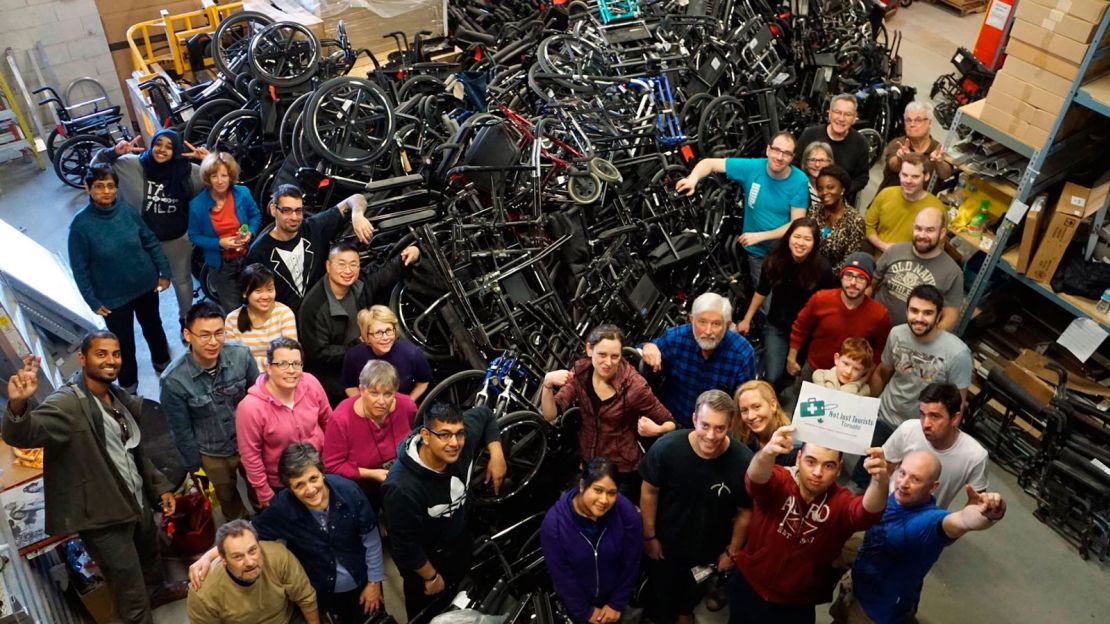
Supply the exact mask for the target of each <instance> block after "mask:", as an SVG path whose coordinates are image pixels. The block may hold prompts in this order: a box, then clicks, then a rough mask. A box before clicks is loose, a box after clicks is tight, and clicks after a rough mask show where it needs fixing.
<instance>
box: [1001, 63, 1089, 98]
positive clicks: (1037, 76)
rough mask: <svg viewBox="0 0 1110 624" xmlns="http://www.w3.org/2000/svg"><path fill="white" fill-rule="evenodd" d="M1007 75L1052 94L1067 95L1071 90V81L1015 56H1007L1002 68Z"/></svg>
mask: <svg viewBox="0 0 1110 624" xmlns="http://www.w3.org/2000/svg"><path fill="white" fill-rule="evenodd" d="M1002 68H1003V69H1004V70H1006V72H1007V73H1009V74H1010V75H1011V76H1014V77H1015V78H1017V79H1018V80H1021V81H1022V82H1025V83H1028V84H1032V85H1037V86H1038V87H1039V88H1041V89H1044V90H1045V91H1048V92H1050V93H1058V94H1065V93H1067V92H1068V90H1069V89H1071V83H1072V81H1071V80H1068V79H1067V78H1063V77H1061V76H1058V75H1056V74H1054V73H1052V72H1050V71H1048V70H1045V69H1041V68H1040V67H1037V66H1036V65H1034V64H1032V63H1029V62H1027V61H1025V60H1023V59H1020V58H1017V57H1015V56H1010V55H1007V56H1006V63H1005V64H1004V65H1003V66H1002Z"/></svg>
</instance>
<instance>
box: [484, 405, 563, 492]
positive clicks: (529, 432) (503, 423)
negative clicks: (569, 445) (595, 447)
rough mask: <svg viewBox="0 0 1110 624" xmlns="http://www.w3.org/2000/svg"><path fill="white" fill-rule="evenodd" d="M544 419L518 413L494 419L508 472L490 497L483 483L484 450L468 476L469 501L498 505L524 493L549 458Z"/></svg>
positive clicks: (486, 454)
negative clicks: (499, 487) (499, 434)
mask: <svg viewBox="0 0 1110 624" xmlns="http://www.w3.org/2000/svg"><path fill="white" fill-rule="evenodd" d="M550 427H551V425H549V424H548V423H547V422H546V421H544V419H543V417H542V416H540V415H539V414H537V413H536V412H533V411H529V410H521V411H518V412H511V413H509V414H506V415H504V416H502V417H501V418H498V419H497V429H498V430H499V431H500V433H501V449H502V451H504V453H505V463H506V464H507V465H508V471H507V472H506V474H505V480H504V481H502V482H501V490H500V492H498V493H497V494H494V493H493V486H492V484H486V483H483V481H484V473H485V470H486V465H487V464H488V463H489V451H487V450H486V449H485V448H483V449H482V450H481V451H479V452H478V455H477V456H475V458H474V465H473V467H472V468H471V473H470V492H469V494H468V498H469V500H470V501H471V502H473V503H474V504H476V505H482V506H489V505H498V504H501V503H504V502H505V501H508V500H510V499H512V498H514V497H516V496H517V495H519V494H520V493H521V492H523V491H524V490H526V489H527V488H528V486H529V484H531V483H532V480H533V479H535V478H536V475H537V474H538V473H539V471H540V468H542V467H543V464H544V460H546V459H547V455H548V429H550Z"/></svg>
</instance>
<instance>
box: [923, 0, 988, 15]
mask: <svg viewBox="0 0 1110 624" xmlns="http://www.w3.org/2000/svg"><path fill="white" fill-rule="evenodd" d="M932 2H939V3H940V4H945V5H948V6H950V7H952V8H953V9H956V10H957V11H959V12H960V17H964V16H965V15H970V14H972V13H982V12H984V11H986V10H987V4H989V3H988V2H987V0H932Z"/></svg>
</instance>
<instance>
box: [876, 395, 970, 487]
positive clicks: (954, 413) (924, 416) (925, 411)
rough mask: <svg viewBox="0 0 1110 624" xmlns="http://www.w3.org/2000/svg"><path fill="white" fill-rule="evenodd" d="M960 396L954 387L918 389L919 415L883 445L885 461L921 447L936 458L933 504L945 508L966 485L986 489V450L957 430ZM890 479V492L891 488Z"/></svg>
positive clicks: (960, 415)
mask: <svg viewBox="0 0 1110 624" xmlns="http://www.w3.org/2000/svg"><path fill="white" fill-rule="evenodd" d="M962 404H963V397H962V396H961V395H960V391H959V389H958V388H956V386H954V385H952V384H948V383H933V384H929V385H928V386H926V387H925V389H924V390H922V391H921V396H920V400H919V403H918V406H919V407H918V409H919V410H920V413H921V417H920V418H919V419H917V420H907V421H906V422H904V423H902V424H901V425H900V426H899V427H898V429H896V430H895V431H894V435H892V436H890V439H888V440H887V441H886V444H884V445H883V454H884V455H885V456H886V458H887V461H889V462H892V463H895V464H898V463H901V462H902V459H903V458H905V457H906V455H908V454H909V453H911V452H912V451H920V450H925V451H929V452H931V453H933V454H934V455H936V456H937V459H939V460H940V465H941V473H940V479H939V481H940V487H938V488H937V490H936V494H935V496H936V499H937V506H938V507H942V508H945V509H947V508H948V505H949V504H950V503H951V502H952V501H953V500H954V499H955V498H956V496H957V495H958V494H960V493H961V492H963V491H964V486H965V485H970V486H971V487H972V488H974V489H975V491H976V492H983V491H985V490H986V489H987V485H988V479H987V459H988V456H987V450H986V449H984V448H983V446H982V445H981V444H979V442H978V441H976V439H975V438H973V437H971V435H969V434H967V433H964V432H963V431H960V421H961V420H962V418H963V414H962V413H961V411H960V410H961V409H962V408H961V405H962ZM894 487H895V486H894V480H891V491H893V489H894Z"/></svg>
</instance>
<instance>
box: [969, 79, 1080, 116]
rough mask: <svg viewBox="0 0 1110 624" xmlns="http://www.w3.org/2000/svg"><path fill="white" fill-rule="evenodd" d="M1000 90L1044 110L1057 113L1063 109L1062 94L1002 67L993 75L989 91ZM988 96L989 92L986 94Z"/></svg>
mask: <svg viewBox="0 0 1110 624" xmlns="http://www.w3.org/2000/svg"><path fill="white" fill-rule="evenodd" d="M996 91H1000V92H1002V93H1006V94H1008V95H1011V96H1013V97H1015V98H1017V99H1019V100H1022V101H1023V102H1028V103H1029V104H1030V105H1032V106H1035V107H1036V108H1039V109H1041V110H1043V111H1045V112H1048V113H1052V114H1053V115H1059V114H1060V112H1061V111H1063V110H1064V96H1063V95H1060V94H1058V93H1052V92H1050V91H1046V90H1045V89H1042V88H1041V87H1039V86H1037V85H1035V84H1029V83H1028V82H1025V81H1024V80H1022V79H1020V78H1017V77H1016V76H1014V75H1013V74H1012V73H1010V72H1009V71H1008V70H1006V69H1003V70H1000V71H999V72H998V74H997V75H996V76H995V77H994V82H993V83H992V84H991V90H990V93H994V92H996ZM987 97H990V95H989V93H988V96H987Z"/></svg>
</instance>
